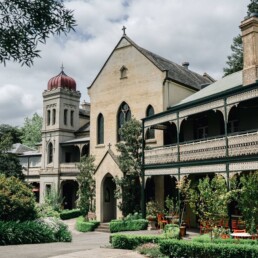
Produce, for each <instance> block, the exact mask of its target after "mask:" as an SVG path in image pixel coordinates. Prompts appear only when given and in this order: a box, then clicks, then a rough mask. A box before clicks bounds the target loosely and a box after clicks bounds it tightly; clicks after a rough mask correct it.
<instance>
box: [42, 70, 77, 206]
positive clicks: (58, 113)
mask: <svg viewBox="0 0 258 258" xmlns="http://www.w3.org/2000/svg"><path fill="white" fill-rule="evenodd" d="M42 95H43V127H42V161H41V175H40V185H41V187H40V200H41V201H42V200H44V195H45V193H46V192H47V191H50V190H51V189H55V190H58V189H59V177H60V163H62V161H63V160H64V159H65V157H64V155H65V154H64V153H63V152H62V148H61V143H62V142H65V141H68V140H71V139H73V138H74V132H75V131H76V130H78V129H79V126H80V125H79V103H80V97H81V93H80V92H79V91H76V82H75V80H74V79H73V78H71V77H69V76H67V75H66V74H65V73H64V71H63V67H62V71H61V72H60V73H59V74H58V75H57V76H55V77H53V78H51V79H50V80H49V81H48V86H47V90H45V91H44V92H43V94H42Z"/></svg>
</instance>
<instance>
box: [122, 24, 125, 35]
mask: <svg viewBox="0 0 258 258" xmlns="http://www.w3.org/2000/svg"><path fill="white" fill-rule="evenodd" d="M125 30H126V27H125V26H123V28H122V31H123V36H126V33H125Z"/></svg>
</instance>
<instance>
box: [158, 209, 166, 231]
mask: <svg viewBox="0 0 258 258" xmlns="http://www.w3.org/2000/svg"><path fill="white" fill-rule="evenodd" d="M157 219H158V227H159V228H164V225H167V224H168V221H167V220H166V219H164V214H161V213H160V214H158V215H157Z"/></svg>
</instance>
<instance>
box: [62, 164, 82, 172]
mask: <svg viewBox="0 0 258 258" xmlns="http://www.w3.org/2000/svg"><path fill="white" fill-rule="evenodd" d="M77 164H78V163H61V164H60V172H61V173H79V169H78V167H77Z"/></svg>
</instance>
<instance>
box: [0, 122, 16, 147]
mask: <svg viewBox="0 0 258 258" xmlns="http://www.w3.org/2000/svg"><path fill="white" fill-rule="evenodd" d="M6 134H9V135H10V137H11V138H10V140H11V142H12V143H21V130H20V129H19V128H18V127H17V126H11V125H8V124H1V125H0V137H1V135H6Z"/></svg>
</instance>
